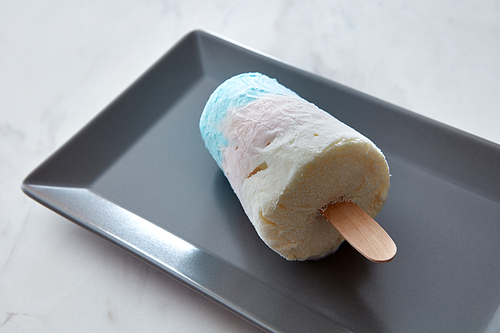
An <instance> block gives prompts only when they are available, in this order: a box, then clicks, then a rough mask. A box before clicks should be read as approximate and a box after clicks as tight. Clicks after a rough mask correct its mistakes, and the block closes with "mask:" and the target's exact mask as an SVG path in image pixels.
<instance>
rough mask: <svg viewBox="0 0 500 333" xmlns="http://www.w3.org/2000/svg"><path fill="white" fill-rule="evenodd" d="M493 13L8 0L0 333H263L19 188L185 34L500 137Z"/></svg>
mask: <svg viewBox="0 0 500 333" xmlns="http://www.w3.org/2000/svg"><path fill="white" fill-rule="evenodd" d="M499 17H500V2H498V1H496V0H484V1H480V2H477V1H473V0H462V1H454V0H453V1H452V0H433V1H430V0H424V1H413V0H403V1H357V0H355V1H351V0H349V1H347V0H343V1H308V2H305V1H289V0H286V1H285V0H283V1H244V2H242V1H222V0H219V1H182V2H180V1H179V2H176V1H167V0H163V1H161V0H124V1H117V0H99V1H97V0H91V1H60V0H48V1H43V2H42V1H26V0H23V1H2V2H0V115H1V117H0V175H1V177H0V332H70V331H71V332H90V331H92V332H98V331H106V332H124V331H134V332H136V331H142V332H145V331H149V332H156V331H167V332H256V331H258V329H256V328H255V327H253V326H252V325H250V324H248V323H247V322H245V321H244V320H242V319H240V318H238V317H236V316H235V315H233V314H231V313H230V312H228V311H226V310H224V309H222V308H221V307H219V306H218V305H216V304H214V303H212V302H211V301H209V300H207V299H205V298H204V297H202V296H199V295H198V294H196V293H195V292H193V291H191V290H189V289H188V288H186V287H183V286H182V285H180V284H179V283H177V282H175V281H173V280H172V279H170V278H169V277H167V276H165V275H163V274H161V273H159V272H157V271H156V270H154V269H152V268H150V267H149V266H147V265H146V264H144V263H142V262H140V261H139V260H137V259H135V258H133V257H132V256H130V255H129V254H127V253H125V252H123V251H121V250H120V249H118V248H116V247H115V246H113V245H111V244H109V243H107V242H106V241H104V240H102V239H100V238H98V237H96V236H94V235H93V234H91V233H89V232H87V231H86V230H84V229H82V228H80V227H78V226H76V225H74V224H72V223H70V222H68V221H67V220H65V219H64V218H62V217H60V216H58V215H56V214H55V213H53V212H51V211H49V210H48V209H46V208H44V207H42V206H41V205H39V204H37V203H35V202H34V201H33V200H31V199H29V198H28V197H26V196H25V195H24V194H23V193H22V192H21V190H20V184H21V182H22V180H23V179H24V177H26V176H27V175H28V173H29V172H30V171H32V170H33V169H34V168H35V167H36V166H37V165H39V164H40V163H41V162H42V161H43V160H44V159H45V158H47V157H48V156H49V155H50V154H51V153H53V152H54V151H55V150H56V149H57V148H58V147H59V146H61V145H62V144H63V143H64V142H65V141H66V140H68V139H69V138H70V137H71V136H72V135H73V134H74V133H76V132H77V131H78V130H79V129H80V128H81V127H83V126H84V125H85V124H86V123H87V122H88V121H89V120H90V119H92V118H93V117H94V116H95V115H96V114H98V113H99V111H100V110H102V109H103V108H104V107H105V106H106V105H107V104H108V103H110V102H111V101H112V100H113V99H114V98H115V97H116V96H117V95H118V94H120V93H121V92H122V91H123V90H124V89H125V88H126V87H127V86H128V85H129V84H130V83H132V82H133V81H134V80H135V79H136V78H137V77H138V76H139V75H140V74H141V73H143V72H144V71H145V70H146V69H147V68H148V67H149V66H150V65H151V64H152V63H153V62H154V61H156V60H157V59H158V58H159V57H160V56H161V55H162V54H164V53H165V52H166V51H167V50H168V49H169V48H170V47H171V46H173V44H174V43H175V42H177V41H178V40H179V39H180V38H181V37H182V36H184V35H185V34H186V33H188V32H189V31H191V30H193V29H206V30H210V31H213V32H215V33H218V34H220V35H223V36H225V37H227V38H230V39H232V40H235V41H238V42H240V43H242V44H245V45H248V46H250V47H252V48H254V49H257V50H259V51H262V52H264V53H267V54H270V55H272V56H275V57H277V58H280V59H283V60H285V61H286V62H288V63H291V64H292V65H295V66H297V67H300V68H302V69H305V70H307V71H310V72H314V73H317V74H319V75H322V76H324V77H327V78H329V79H332V80H335V81H337V82H340V83H343V84H345V85H348V86H350V87H353V88H356V89H359V90H361V91H363V92H366V93H368V94H371V95H374V96H376V97H379V98H381V99H384V100H387V101H389V102H391V103H394V104H396V105H399V106H402V107H404V108H407V109H410V110H412V111H415V112H417V113H420V114H423V115H426V116H428V117H430V118H433V119H436V120H438V121H441V122H444V123H447V124H449V125H451V126H454V127H457V128H459V129H462V130H464V131H467V132H470V133H473V134H475V135H477V136H479V137H482V138H485V139H486V140H489V141H493V142H495V143H500V131H499V125H498V124H500V93H499V87H500V61H499V59H500V43H499V41H500V20H499ZM471 171H472V172H473V170H471Z"/></svg>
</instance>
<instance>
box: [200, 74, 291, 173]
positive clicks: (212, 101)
mask: <svg viewBox="0 0 500 333" xmlns="http://www.w3.org/2000/svg"><path fill="white" fill-rule="evenodd" d="M267 94H274V95H285V96H298V95H297V94H296V93H295V92H293V91H292V90H290V89H288V88H286V87H284V86H282V85H281V84H279V83H278V81H276V80H275V79H271V78H269V77H267V76H266V75H263V74H260V73H243V74H240V75H236V76H233V77H232V78H230V79H228V80H226V81H225V82H223V83H222V84H221V85H220V86H219V87H217V89H215V91H214V92H213V93H212V95H211V96H210V98H209V99H208V101H207V103H206V105H205V108H204V109H203V113H202V114H201V118H200V132H201V137H202V138H203V141H205V146H206V147H207V149H208V150H209V151H210V154H212V157H213V158H214V159H215V161H216V162H217V165H218V166H219V168H221V170H223V167H222V161H223V150H224V148H226V147H227V146H228V144H229V141H228V139H227V138H226V137H225V136H224V134H223V133H222V122H223V120H224V118H225V117H226V115H227V111H228V110H230V109H237V108H241V107H243V106H245V105H247V104H248V103H251V102H253V101H256V100H257V99H259V98H260V97H262V96H265V95H267Z"/></svg>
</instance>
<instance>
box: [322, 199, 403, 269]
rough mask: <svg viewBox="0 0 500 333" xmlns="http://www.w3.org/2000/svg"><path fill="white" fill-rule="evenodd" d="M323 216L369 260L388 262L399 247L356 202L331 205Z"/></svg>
mask: <svg viewBox="0 0 500 333" xmlns="http://www.w3.org/2000/svg"><path fill="white" fill-rule="evenodd" d="M323 216H324V217H325V218H326V219H327V220H328V221H329V222H330V223H331V224H332V225H333V226H334V227H335V229H337V230H338V231H339V232H340V234H341V235H342V236H343V237H344V238H345V240H346V241H348V242H349V244H351V245H352V247H354V248H355V249H356V250H357V251H358V252H359V253H361V254H362V255H363V256H364V257H365V258H367V259H368V260H371V261H373V262H388V261H391V260H392V259H393V258H394V256H395V255H396V251H397V247H396V244H395V243H394V241H393V240H392V238H391V237H390V236H389V235H388V234H387V232H385V230H384V229H383V228H382V227H381V226H380V225H379V224H378V223H377V222H376V221H375V220H374V219H372V218H371V217H370V216H369V215H368V214H366V213H365V212H364V211H363V210H362V209H361V208H359V207H358V206H356V204H354V203H352V202H339V203H336V204H333V205H329V206H328V207H327V209H326V210H325V211H324V212H323Z"/></svg>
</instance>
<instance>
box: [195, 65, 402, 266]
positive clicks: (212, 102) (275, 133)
mask: <svg viewBox="0 0 500 333" xmlns="http://www.w3.org/2000/svg"><path fill="white" fill-rule="evenodd" d="M199 126H200V132H201V136H202V138H203V140H204V142H205V146H206V147H207V149H208V150H209V151H210V153H211V155H212V157H213V158H214V159H215V161H216V162H217V164H218V166H219V167H220V169H221V170H222V171H223V172H224V174H225V176H226V177H227V179H228V181H229V183H230V184H231V187H232V188H233V190H234V192H235V193H236V195H237V197H238V198H239V200H240V202H241V204H242V206H243V209H244V211H245V213H246V214H247V216H248V218H249V220H250V221H251V223H252V224H253V226H254V228H255V230H256V232H257V234H258V235H259V236H260V238H261V239H262V240H263V241H264V242H265V243H266V244H267V245H268V246H269V247H270V248H271V249H272V250H274V251H275V252H277V253H278V254H280V255H281V256H282V257H284V258H286V259H287V260H299V261H302V260H312V259H320V258H323V257H325V256H327V255H329V254H332V253H334V252H335V251H336V250H337V249H338V248H339V246H340V245H341V244H342V242H343V241H344V239H345V238H346V239H347V240H348V241H349V242H350V243H351V244H352V245H353V246H354V247H355V248H356V249H358V247H361V249H358V251H359V252H360V253H362V254H363V255H365V257H367V258H368V259H370V260H372V261H381V262H383V261H389V260H391V259H392V258H393V257H394V255H395V253H396V247H395V244H394V242H392V239H391V238H390V237H389V236H388V235H387V234H385V235H384V236H383V237H386V236H387V237H388V238H389V240H382V241H380V239H379V238H377V237H375V240H370V235H371V234H376V233H377V232H379V231H380V230H382V231H381V233H382V234H384V233H385V231H384V230H383V229H382V228H381V227H380V226H379V225H378V224H377V223H376V222H375V221H374V220H373V219H372V218H373V217H375V216H376V215H377V214H378V212H379V211H380V210H381V209H382V206H383V205H384V203H385V202H386V200H387V196H388V190H389V178H390V175H389V166H388V164H387V161H386V159H385V156H384V155H383V153H382V152H381V150H380V149H379V148H377V146H375V144H374V143H373V142H371V141H370V140H369V139H368V138H366V137H365V136H363V135H362V134H360V133H358V132H357V131H355V130H354V129H352V128H351V127H349V126H347V125H345V124H344V123H342V122H340V121H339V120H337V119H336V118H334V117H333V116H332V115H330V114H329V113H327V112H325V111H323V110H321V109H319V108H318V107H317V106H315V105H314V104H312V103H310V102H308V101H306V100H305V99H303V98H301V97H300V96H298V95H297V94H296V93H295V92H293V91H292V90H290V89H288V88H286V87H284V86H283V85H281V84H279V83H278V82H277V81H276V80H275V79H271V78H269V77H267V76H265V75H263V74H260V73H243V74H240V75H237V76H234V77H232V78H230V79H228V80H226V81H225V82H223V83H222V84H221V85H220V86H219V87H217V89H215V91H214V92H213V93H212V94H211V96H210V98H209V99H208V101H207V103H206V105H205V108H204V110H203V112H202V115H201V118H200V124H199ZM346 207H347V208H346ZM338 208H341V209H340V210H339V209H338ZM352 211H354V212H355V213H352ZM356 214H358V215H359V216H360V219H361V220H358V219H357V217H356V216H357V215H356ZM346 216H347V219H345V218H344V217H346ZM361 217H362V218H367V219H369V221H368V222H367V223H368V225H369V228H368V229H367V227H363V225H364V224H365V222H363V221H364V220H363V219H362V218H361ZM329 219H330V220H331V219H334V221H333V222H332V221H329ZM337 219H340V220H342V219H344V222H346V221H347V222H349V221H350V222H349V223H350V224H349V223H347V224H346V223H343V224H342V223H340V222H342V221H340V220H339V223H336V221H337ZM358 221H361V222H358ZM373 223H375V224H373ZM336 224H338V225H337V227H335V226H334V225H336ZM353 226H354V227H353ZM370 228H372V229H370ZM373 228H375V229H373ZM358 229H359V230H358ZM379 229H380V230H379ZM346 230H347V231H348V232H346ZM367 230H368V231H367ZM370 230H376V231H370ZM343 234H344V236H346V237H344V236H343ZM364 234H367V235H368V236H367V235H364ZM365 241H367V242H368V243H370V242H371V243H372V245H373V244H374V243H376V242H378V241H380V242H382V243H383V242H388V243H391V242H392V244H390V248H389V250H387V249H386V252H387V253H386V254H383V255H382V256H379V257H377V255H375V257H374V258H371V257H370V255H371V254H368V255H367V254H365V253H363V251H365V250H366V246H365V245H363V244H362V245H359V244H358V243H359V242H361V243H364V242H365ZM358 245H359V246H358ZM379 245H380V244H378V245H377V244H375V245H374V248H375V252H376V248H377V246H379ZM369 246H370V244H369ZM382 246H384V244H382ZM370 251H371V250H366V251H365V252H370Z"/></svg>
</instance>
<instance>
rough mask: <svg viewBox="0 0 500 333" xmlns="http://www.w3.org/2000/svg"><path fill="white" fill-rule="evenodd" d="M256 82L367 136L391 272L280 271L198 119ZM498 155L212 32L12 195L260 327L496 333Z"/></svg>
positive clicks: (295, 266)
mask: <svg viewBox="0 0 500 333" xmlns="http://www.w3.org/2000/svg"><path fill="white" fill-rule="evenodd" d="M247 71H259V72H262V73H265V74H267V75H269V76H271V77H276V78H278V80H279V81H280V82H281V83H283V84H284V85H285V86H288V87H290V88H291V89H293V90H295V91H296V92H297V93H299V94H300V95H301V96H302V97H304V98H306V99H308V100H310V101H312V102H314V103H315V104H317V105H318V106H319V107H321V108H323V109H325V110H327V111H329V112H331V113H332V114H333V115H334V116H336V117H337V118H338V119H340V120H341V121H343V122H345V123H347V124H349V125H351V126H352V127H354V128H356V129H357V130H359V131H360V132H362V133H363V134H365V135H367V136H368V137H370V138H371V139H372V140H373V141H374V142H375V143H376V144H377V145H378V146H379V147H381V149H382V150H383V151H384V152H385V154H386V156H387V159H388V161H389V164H390V167H391V174H392V178H391V189H390V193H389V200H388V202H387V204H386V205H385V207H384V208H383V210H382V212H381V213H380V214H379V215H378V217H377V221H378V222H379V223H380V224H381V225H382V226H383V227H384V228H385V229H386V230H387V231H388V233H389V234H390V235H391V236H392V237H393V238H394V240H395V241H396V243H397V245H398V255H397V256H396V258H395V259H394V260H393V261H392V262H390V263H387V264H374V263H371V262H369V261H367V260H365V259H364V258H362V257H361V256H360V255H358V254H357V253H356V251H354V250H353V249H352V248H351V247H350V246H349V245H348V244H344V245H342V247H341V248H340V250H339V251H338V252H337V253H336V254H335V255H332V256H330V257H328V258H326V259H324V260H321V261H317V262H288V261H286V260H284V259H282V258H281V257H279V256H278V255H277V254H275V253H274V252H273V251H271V250H269V249H268V248H267V247H266V246H265V245H264V244H263V243H262V242H261V241H260V239H259V238H258V236H257V234H256V233H255V232H254V230H253V227H252V225H251V224H250V222H249V221H248V219H247V217H246V216H245V214H244V212H243V210H242V208H241V207H240V204H239V202H238V200H237V198H236V197H235V195H234V194H233V192H232V190H231V188H230V186H229V185H228V182H227V181H226V179H225V177H224V176H223V174H222V173H221V171H220V170H219V169H218V168H217V165H216V164H215V162H214V161H213V160H212V157H211V156H210V155H209V153H208V151H207V150H206V149H205V147H204V145H203V142H202V140H201V138H200V135H199V131H198V119H199V116H200V114H201V111H202V108H203V106H204V104H205V102H206V100H207V98H208V96H209V94H210V93H211V92H212V91H213V89H215V87H216V86H217V85H218V84H220V83H221V82H222V81H224V80H225V79H227V78H229V77H231V76H233V75H235V74H238V73H242V72H247ZM499 170H500V147H499V146H497V145H495V144H492V143H489V142H487V141H484V140H481V139H478V138H476V137H473V136H471V135H468V134H465V133H463V132H460V131H458V130H455V129H453V128H450V127H448V126H446V125H443V124H439V123H436V122H434V121H431V120H429V119H426V118H424V117H421V116H418V115H416V114H414V113H412V112H409V111H406V110H403V109H401V108H398V107H396V106H393V105H390V104H388V103H385V102H383V101H380V100H377V99H375V98H372V97H370V96H367V95H364V94H362V93H359V92H357V91H354V90H352V89H350V88H347V87H344V86H342V85H339V84H336V83H334V82H331V81H328V80H326V79H323V78H321V77H318V76H315V75H313V74H310V73H306V72H304V71H301V70H299V69H296V68H293V67H292V66H289V65H287V64H284V63H282V62H280V61H277V60H275V59H271V58H269V57H267V56H265V55H262V54H259V53H256V52H253V51H251V50H249V49H246V48H244V47H242V46H238V45H235V44H233V43H231V42H229V41H226V40H224V39H222V38H219V37H216V36H214V35H211V34H209V33H206V32H202V31H195V32H193V33H190V34H189V35H187V36H186V37H185V38H183V39H182V40H181V41H180V42H179V43H178V44H177V45H176V46H175V47H174V48H173V49H172V50H171V51H169V52H168V53H167V54H166V55H165V56H164V57H163V58H162V59H160V60H159V61H158V62H157V63H156V64H155V65H154V66H153V67H152V68H151V69H150V70H149V71H147V72H146V73H145V74H144V75H143V76H142V77H141V78H139V79H138V81H137V82H135V83H134V84H133V85H132V86H131V87H130V88H129V89H127V90H126V91H125V92H124V93H123V94H122V95H121V96H119V97H118V98H117V99H116V100H115V101H114V102H113V103H112V104H111V105H110V106H109V107H107V108H106V109H105V110H104V111H103V112H102V113H100V114H99V115H98V116H97V117H96V118H95V119H94V120H93V121H92V122H91V123H89V124H88V125H87V126H85V127H84V128H83V129H82V130H81V131H80V132H79V133H78V134H77V135H76V136H74V137H73V138H72V139H71V140H70V141H69V142H68V143H67V144H65V145H64V146H63V147H62V148H61V149H59V150H58V151H57V152H56V153H55V154H54V155H53V156H51V157H50V158H49V159H48V160H47V161H45V162H44V163H43V164H42V165H40V166H39V167H38V168H37V169H36V170H35V171H34V172H33V173H32V174H30V175H29V176H28V177H27V179H26V180H25V181H24V183H23V185H22V188H23V190H24V191H25V193H26V194H28V195H29V196H30V197H32V198H33V199H35V200H37V201H39V202H40V203H42V204H43V205H46V206H47V207H49V208H50V209H52V210H54V211H56V212H57V213H59V214H61V215H63V216H65V217H67V218H68V219H69V220H71V221H73V222H75V223H77V224H79V225H81V226H82V227H84V228H87V229H88V230H90V231H92V232H94V233H96V234H98V235H100V236H102V237H104V238H106V239H108V240H109V241H111V242H113V243H115V244H117V245H119V246H120V247H122V248H123V249H125V250H127V251H129V252H130V253H132V254H133V255H135V256H137V257H139V258H140V259H142V260H144V261H146V262H148V263H149V264H151V265H153V266H154V267H156V268H158V269H160V270H161V271H163V272H165V273H166V274H168V275H170V276H172V277H174V278H176V279H178V280H179V281H180V282H182V283H184V284H186V285H187V286H189V287H191V288H193V289H195V290H197V291H199V292H200V293H202V294H204V295H206V296H208V297H209V298H211V299H213V300H214V301H216V302H218V303H219V304H221V305H222V306H224V307H226V308H227V309H229V310H230V311H233V312H234V313H236V314H237V315H240V316H242V317H244V318H246V319H247V320H249V321H251V322H253V323H254V324H256V325H257V326H259V327H261V328H263V329H265V330H269V331H285V332H325V331H327V332H335V331H348V332H351V331H353V332H414V331H419V332H485V331H487V332H498V331H499V330H500V310H499V304H500V279H499V276H500V260H499V257H500V241H499V240H500V172H499Z"/></svg>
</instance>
